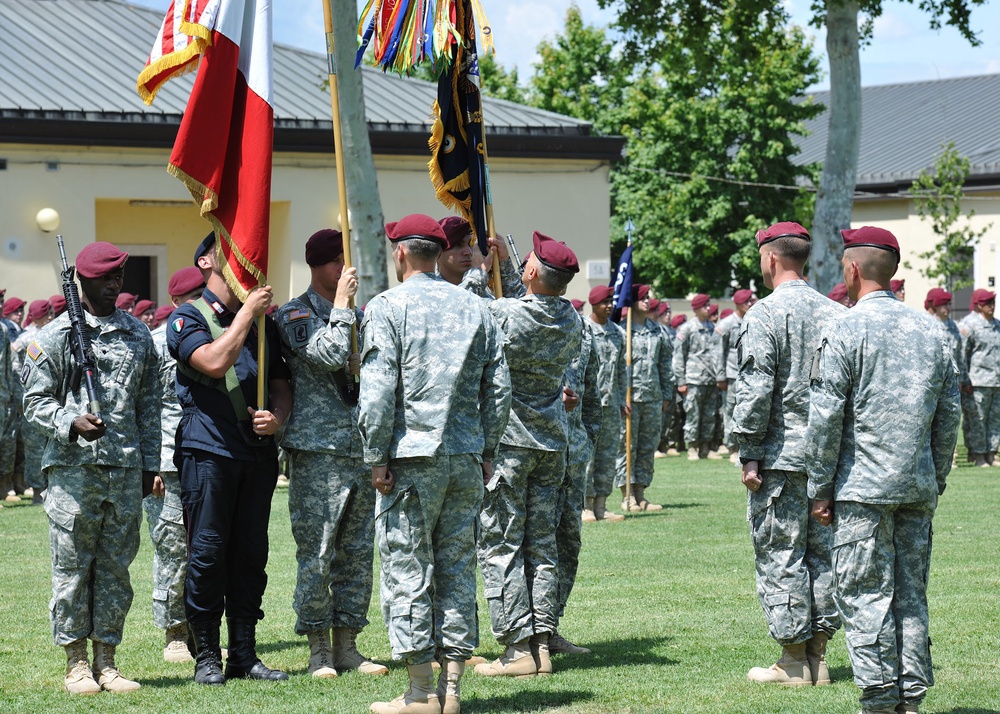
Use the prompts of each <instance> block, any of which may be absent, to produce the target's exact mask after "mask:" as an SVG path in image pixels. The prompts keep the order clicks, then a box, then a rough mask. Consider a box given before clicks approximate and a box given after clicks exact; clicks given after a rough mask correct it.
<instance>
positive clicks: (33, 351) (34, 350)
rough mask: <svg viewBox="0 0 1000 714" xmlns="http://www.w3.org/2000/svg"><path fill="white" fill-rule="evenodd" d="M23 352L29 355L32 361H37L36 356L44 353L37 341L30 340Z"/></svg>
mask: <svg viewBox="0 0 1000 714" xmlns="http://www.w3.org/2000/svg"><path fill="white" fill-rule="evenodd" d="M25 354H26V355H28V356H29V357H31V359H32V361H33V362H37V361H38V358H39V357H41V356H42V355H44V354H45V353H44V352H42V348H41V347H39V346H38V343H37V342H32V343H31V344H30V345H28V349H27V351H26V352H25Z"/></svg>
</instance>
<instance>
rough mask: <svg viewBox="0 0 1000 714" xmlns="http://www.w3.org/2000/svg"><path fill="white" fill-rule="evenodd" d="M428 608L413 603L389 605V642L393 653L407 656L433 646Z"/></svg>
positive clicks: (431, 624) (431, 625)
mask: <svg viewBox="0 0 1000 714" xmlns="http://www.w3.org/2000/svg"><path fill="white" fill-rule="evenodd" d="M431 620H432V618H431V613H430V608H429V607H427V605H424V604H421V603H414V602H396V603H391V604H390V605H389V642H390V644H391V645H392V649H393V652H394V653H400V654H404V655H405V654H409V653H411V652H416V651H417V650H418V649H420V648H422V647H424V646H426V645H427V644H431V645H433V642H434V640H433V636H432V628H433V623H432V622H431Z"/></svg>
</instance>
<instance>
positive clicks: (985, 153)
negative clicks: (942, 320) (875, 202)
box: [796, 74, 1000, 189]
mask: <svg viewBox="0 0 1000 714" xmlns="http://www.w3.org/2000/svg"><path fill="white" fill-rule="evenodd" d="M813 99H814V101H816V102H819V103H821V104H824V105H825V104H827V103H828V102H829V101H830V93H829V92H816V93H815V94H814V95H813ZM998 117H1000V74H991V75H984V76H979V77H960V78H955V79H942V80H936V81H925V82H913V83H909V84H887V85H883V86H875V87H864V88H862V90H861V152H860V156H859V159H858V188H859V189H863V188H864V187H866V186H893V185H897V186H898V185H907V184H909V183H911V182H912V181H913V180H914V179H915V178H917V176H918V175H919V174H920V172H921V171H922V170H923V169H926V168H931V167H933V165H934V158H935V157H936V156H937V155H938V154H939V153H940V152H941V145H942V144H946V143H948V142H949V141H954V142H955V146H956V148H957V149H958V151H959V152H960V153H961V154H962V155H964V156H966V157H968V158H969V161H970V163H971V173H970V180H974V179H976V178H977V177H978V178H980V179H981V180H983V179H987V178H994V179H995V178H1000V129H998V125H997V120H998ZM828 121H829V119H828V115H827V113H826V112H824V113H823V114H821V115H819V116H818V117H816V118H815V119H812V120H811V121H809V122H807V124H806V126H807V128H808V130H809V131H810V132H812V134H811V135H810V136H807V137H805V138H804V139H801V140H800V141H799V146H800V148H801V149H802V153H801V154H799V155H798V156H797V157H796V162H798V163H803V164H804V163H811V162H814V161H815V162H822V161H823V160H824V157H825V152H826V140H827V122H828Z"/></svg>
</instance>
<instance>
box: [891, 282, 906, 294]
mask: <svg viewBox="0 0 1000 714" xmlns="http://www.w3.org/2000/svg"><path fill="white" fill-rule="evenodd" d="M905 283H906V279H905V278H904V279H903V280H890V281H889V289H890V290H892V291H893V292H894V293H895V292H899V290H901V289H902V288H903V285H904V284H905Z"/></svg>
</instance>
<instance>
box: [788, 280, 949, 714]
mask: <svg viewBox="0 0 1000 714" xmlns="http://www.w3.org/2000/svg"><path fill="white" fill-rule="evenodd" d="M914 385H919V387H920V388H919V389H914ZM958 420H959V400H958V372H957V369H956V367H955V365H954V363H953V361H952V359H951V353H950V350H949V347H948V345H947V343H946V340H945V339H944V338H943V336H942V335H941V333H940V332H939V330H938V329H936V328H934V327H933V319H932V318H930V317H928V316H926V315H921V314H919V313H917V312H915V311H914V310H912V309H910V308H908V307H906V306H905V305H904V304H902V303H901V302H899V301H898V300H896V299H895V298H894V297H893V294H892V293H891V292H889V291H887V290H886V291H878V292H874V293H869V294H867V295H865V296H864V297H862V298H861V299H860V300H859V301H858V303H857V305H856V306H855V307H854V308H853V309H852V310H850V311H848V312H846V313H844V314H843V316H842V317H840V318H839V319H838V320H836V321H835V322H834V323H832V324H831V325H829V326H828V327H827V329H826V330H825V331H824V334H823V342H822V346H821V348H820V350H819V352H818V354H817V360H816V362H815V365H814V367H813V378H812V389H811V397H810V411H809V427H808V430H807V433H806V442H807V444H808V445H809V446H808V449H807V461H806V463H807V469H808V472H809V496H810V498H814V499H822V500H831V499H832V500H834V501H835V504H834V510H833V518H834V520H833V567H834V577H835V582H836V589H835V593H834V598H835V600H836V602H837V607H838V609H839V611H840V615H841V617H842V618H843V621H844V627H845V633H846V639H847V649H848V654H849V655H850V657H851V664H852V666H853V668H854V681H855V682H856V683H857V685H858V686H859V687H860V688H861V689H862V693H861V703H862V706H863V707H864V708H866V709H873V710H879V711H881V710H889V711H891V710H893V709H894V708H895V707H896V706H897V704H899V703H903V704H908V705H915V704H919V703H920V701H921V700H922V699H923V698H924V695H925V694H926V692H927V688H928V687H930V686H931V685H932V684H933V682H934V679H933V675H932V673H931V658H930V640H929V638H928V633H927V627H928V623H927V572H928V566H929V563H930V550H931V543H930V541H931V518H932V516H933V514H934V509H935V507H936V504H937V499H938V496H939V495H940V494H941V493H943V492H944V488H945V478H946V477H947V475H948V472H949V470H950V469H951V457H952V452H953V451H954V448H955V442H956V439H957V430H958Z"/></svg>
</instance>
